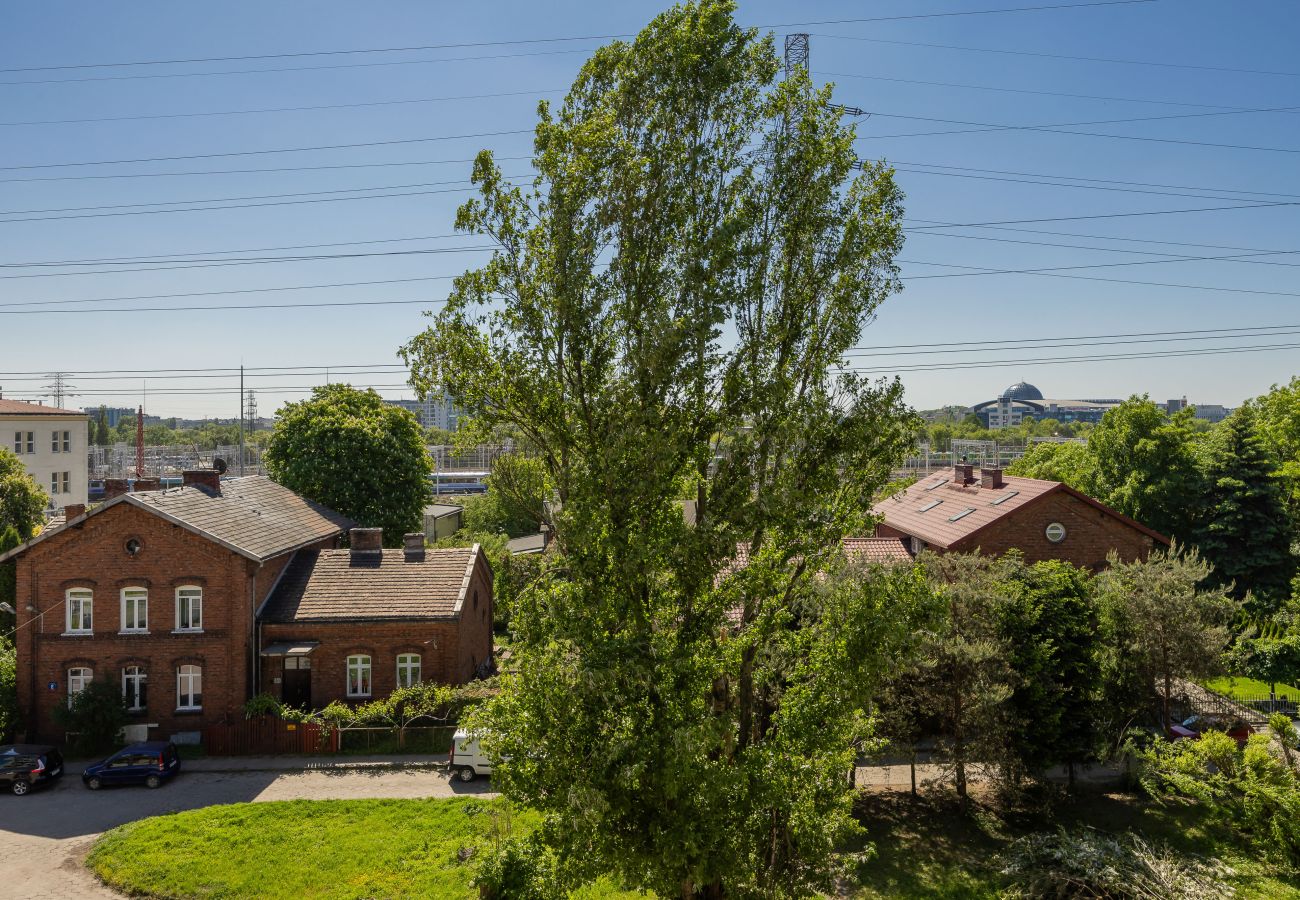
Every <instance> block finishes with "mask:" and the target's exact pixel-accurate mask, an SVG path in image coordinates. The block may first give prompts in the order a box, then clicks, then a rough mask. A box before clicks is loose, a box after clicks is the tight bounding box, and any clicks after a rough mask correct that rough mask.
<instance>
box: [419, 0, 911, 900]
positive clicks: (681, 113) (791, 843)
mask: <svg viewBox="0 0 1300 900" xmlns="http://www.w3.org/2000/svg"><path fill="white" fill-rule="evenodd" d="M732 9H733V7H732V4H731V3H728V2H719V0H700V2H697V3H688V4H684V5H682V6H678V7H675V8H673V9H672V10H670V11H668V12H665V13H663V14H662V15H660V16H659V17H657V18H656V19H655V20H654V21H653V22H652V23H651V24H650V25H649V26H648V27H647V28H646V29H645V30H644V31H642V32H641V34H639V35H638V36H637V38H636V39H635V40H634V41H631V42H616V43H613V44H610V45H608V46H606V47H604V48H602V49H600V50H599V51H597V52H596V53H595V55H594V56H593V57H592V58H591V59H590V60H589V61H588V62H587V64H586V65H585V66H584V67H583V69H582V71H581V73H580V74H579V76H578V79H577V81H576V82H575V83H574V85H573V87H572V89H571V90H570V92H569V94H568V96H567V97H566V98H565V99H564V101H563V102H562V104H560V106H559V107H558V108H557V109H552V108H551V107H550V106H549V105H548V104H546V103H543V104H541V105H540V107H539V118H540V121H539V124H538V126H537V130H536V138H535V146H536V155H535V159H534V166H535V168H536V171H537V175H536V178H535V180H534V182H533V184H532V185H531V186H530V187H518V186H515V185H512V184H510V183H509V182H507V181H505V179H504V178H503V177H502V175H501V173H500V170H499V169H498V168H497V165H496V163H495V161H494V159H493V157H492V155H491V153H489V152H486V151H485V152H484V153H481V154H480V155H479V157H478V159H477V160H476V162H475V165H474V173H473V177H474V181H475V182H476V183H477V184H478V185H479V188H480V193H479V196H478V197H477V198H475V199H473V200H471V201H469V202H467V203H466V204H465V205H464V206H463V207H462V208H461V210H460V213H459V215H458V219H457V223H458V226H459V227H460V228H461V229H463V230H466V231H469V232H472V233H475V234H481V235H484V236H487V237H489V238H491V239H492V240H493V241H494V242H495V245H496V248H497V250H496V252H495V254H494V256H493V258H492V259H491V260H490V261H489V262H488V263H486V264H485V265H484V266H483V267H482V268H479V269H476V270H473V271H470V272H467V273H465V274H464V275H462V276H460V277H459V278H458V279H457V281H456V282H455V285H454V288H453V291H452V293H451V296H450V297H449V299H448V302H447V304H446V305H445V307H444V308H443V310H442V311H441V312H440V313H438V314H437V316H436V323H435V326H434V327H432V328H430V329H429V330H427V331H425V332H424V333H423V334H420V335H418V336H417V337H415V338H414V339H413V340H412V341H411V342H410V343H409V344H408V345H407V346H406V347H405V348H404V354H405V357H406V359H407V360H408V361H409V362H410V363H411V365H412V380H413V383H414V384H415V385H416V386H417V388H420V389H422V390H427V389H430V388H432V387H433V386H435V385H441V386H445V387H446V388H447V389H448V390H449V391H450V392H451V393H452V394H453V395H454V396H456V397H458V398H459V399H460V401H461V402H462V403H463V404H464V405H465V406H466V407H467V408H468V409H469V410H470V411H471V413H472V415H473V416H474V417H475V419H476V420H478V421H480V422H481V423H485V424H486V425H488V426H492V427H495V426H498V425H508V426H510V427H512V428H514V429H515V430H516V431H517V433H519V434H520V435H521V436H522V438H523V439H524V440H526V441H527V443H528V444H529V445H530V446H531V447H533V448H535V449H536V451H537V453H538V454H539V459H540V460H541V461H542V464H543V465H544V466H545V469H546V473H547V476H548V478H549V479H550V482H551V483H552V484H553V485H554V489H555V493H556V499H557V501H558V503H557V511H556V512H555V522H554V525H555V539H556V541H557V545H558V548H559V550H560V551H561V552H560V553H558V554H556V556H555V558H554V559H553V560H549V561H548V562H547V563H546V564H545V565H544V566H543V568H542V571H541V573H539V576H538V578H537V579H536V580H535V581H534V583H533V587H532V589H531V590H529V591H526V592H524V593H523V594H522V595H521V597H520V598H519V599H518V600H517V602H516V603H515V609H514V611H513V620H512V627H513V630H514V638H515V640H514V644H513V648H514V651H515V669H516V671H515V673H513V674H510V675H507V676H505V677H504V678H503V690H502V693H501V695H500V696H499V697H498V698H497V700H495V701H494V702H493V703H491V704H490V705H489V706H488V708H487V710H486V713H485V718H484V719H483V720H482V723H481V724H483V725H484V727H486V728H487V730H488V733H487V736H486V737H485V746H487V747H488V748H489V749H490V750H491V751H492V752H495V753H496V754H498V756H499V757H502V758H504V757H509V759H508V760H507V761H503V763H502V764H501V766H500V768H499V769H498V774H499V780H500V782H501V785H502V788H503V790H504V791H506V793H507V794H509V795H511V796H513V797H515V798H518V799H520V800H521V801H524V802H527V803H528V804H529V805H531V806H533V807H535V808H537V809H539V810H541V811H542V812H543V813H544V814H545V815H546V817H547V824H546V826H545V828H544V829H543V833H544V834H545V835H546V839H547V840H548V842H549V843H550V844H551V846H552V847H554V848H555V849H556V850H557V852H558V853H559V855H560V858H561V859H562V861H563V862H564V869H565V870H566V871H568V872H571V873H576V874H575V876H574V877H585V876H590V875H593V874H596V873H602V872H605V871H613V872H615V873H617V874H618V875H619V876H620V877H621V878H623V879H624V880H625V881H627V882H628V883H630V884H636V885H641V886H644V887H648V888H652V889H654V890H655V891H657V892H659V893H661V895H664V896H671V895H676V896H697V895H698V896H720V895H721V894H722V893H723V892H724V891H732V892H737V893H743V892H746V891H763V892H767V893H769V894H771V895H777V894H782V893H788V894H804V893H807V892H809V891H811V890H813V889H815V888H818V887H821V888H826V887H829V884H830V880H829V879H830V857H831V851H832V849H833V848H834V846H835V842H836V841H837V840H838V839H839V838H840V837H842V836H843V835H844V834H845V833H846V831H848V830H850V829H851V828H852V827H853V826H852V821H851V817H850V816H849V799H850V794H849V786H848V779H847V777H846V775H847V773H848V770H849V768H850V766H851V764H852V760H853V746H854V744H855V742H856V741H859V740H860V739H862V738H864V737H866V736H867V735H868V729H867V720H866V718H865V716H864V715H863V712H862V710H863V709H864V708H865V705H866V697H865V696H864V693H863V692H864V691H865V689H866V686H867V685H869V684H870V682H871V680H872V679H873V677H875V676H876V675H877V674H878V673H879V671H880V669H882V668H884V667H885V666H886V662H885V660H886V659H887V658H888V654H889V653H890V652H891V651H892V650H893V648H894V647H895V645H896V644H895V642H896V641H901V640H904V639H907V638H908V637H909V636H910V631H909V626H908V623H909V621H910V615H911V614H910V612H909V609H910V608H911V606H912V602H911V599H910V598H911V596H912V595H911V594H909V593H908V591H907V590H906V589H905V588H902V587H897V586H893V587H891V586H890V585H889V584H887V583H882V582H880V581H878V580H872V579H858V580H856V581H853V582H850V583H851V584H854V585H857V587H853V588H849V587H840V588H838V589H836V590H834V591H832V590H830V587H829V582H826V581H825V580H819V578H818V575H819V573H823V572H826V571H827V570H828V568H829V567H831V566H832V563H833V560H834V559H835V557H836V555H837V548H838V547H839V546H840V540H841V538H842V537H843V536H844V535H846V534H849V533H858V532H859V530H860V529H862V528H863V527H864V526H865V524H866V523H865V515H866V511H867V510H868V509H869V507H870V503H871V499H872V496H873V495H874V494H875V492H876V491H877V490H878V489H879V487H880V486H881V485H882V484H883V483H884V481H885V480H886V478H887V477H888V474H889V471H890V468H891V466H892V465H894V464H895V463H896V462H897V461H898V460H899V459H901V456H902V454H903V452H904V451H905V449H906V448H907V446H908V445H909V444H910V441H911V437H912V434H913V432H914V428H915V426H916V422H915V419H914V418H913V417H912V416H911V415H910V414H908V412H907V411H906V410H905V408H904V406H903V404H902V400H901V388H900V386H899V385H898V384H897V383H896V382H895V383H875V382H871V381H868V380H866V379H864V378H862V377H860V376H858V375H857V374H855V373H853V372H852V371H851V369H848V368H842V367H841V364H842V363H843V362H844V360H845V357H844V353H845V351H846V350H848V349H849V348H850V347H852V346H853V345H854V344H855V343H856V342H857V341H858V339H859V337H860V335H861V332H862V329H863V327H864V325H865V324H866V323H867V321H868V320H869V319H870V318H871V316H872V314H873V312H874V311H875V309H876V308H877V307H878V306H879V304H880V303H881V302H882V301H883V300H884V299H885V297H886V296H888V295H889V294H890V293H892V292H893V291H895V290H897V289H898V287H899V282H898V276H897V271H896V269H895V266H894V262H893V260H894V256H895V254H896V253H897V252H898V250H899V247H900V245H901V240H902V232H901V214H902V210H901V195H900V193H899V191H898V189H897V187H896V186H895V184H894V181H893V178H892V173H891V172H890V170H889V169H888V168H886V167H884V166H882V165H877V164H871V163H868V164H866V166H865V169H863V170H862V171H860V172H855V168H856V167H857V166H858V160H857V157H856V154H855V153H854V149H853V136H854V135H853V128H852V126H851V125H846V124H843V123H841V121H840V117H839V115H838V113H837V112H835V111H834V110H833V109H831V108H830V107H829V106H828V101H829V99H830V93H829V89H815V88H813V86H812V85H811V83H810V82H809V80H808V78H807V76H806V74H804V73H795V74H794V75H793V77H791V78H788V79H786V80H784V81H781V80H778V77H777V76H778V73H779V71H780V64H779V60H778V58H777V55H776V52H775V49H774V47H773V42H772V39H771V37H770V36H769V37H765V38H760V37H759V36H758V35H757V34H756V33H755V32H753V31H749V30H744V29H741V28H739V27H738V26H736V24H735V23H734V22H733V21H732ZM683 485H691V486H693V491H692V496H693V498H694V499H695V501H696V521H695V525H694V527H690V526H687V525H686V524H684V522H683V517H682V514H681V510H680V506H679V503H678V498H679V495H680V494H681V493H682V487H683ZM738 545H744V546H745V547H746V549H747V562H748V564H747V565H745V566H739V567H738V566H735V565H734V564H733V559H734V557H735V556H736V553H737V546H738ZM835 583H836V584H837V585H843V584H844V582H839V581H837V582H835ZM796 620H797V621H799V622H800V623H801V624H802V625H803V627H802V628H797V629H792V628H791V627H790V625H791V624H792V623H793V622H794V621H796ZM575 748H581V754H580V758H581V764H575Z"/></svg>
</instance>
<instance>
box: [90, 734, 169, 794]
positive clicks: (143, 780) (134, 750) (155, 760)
mask: <svg viewBox="0 0 1300 900" xmlns="http://www.w3.org/2000/svg"><path fill="white" fill-rule="evenodd" d="M180 770H181V758H180V755H179V754H177V752H176V745H175V744H173V743H172V742H171V741H146V742H145V743H143V744H132V745H131V746H129V747H123V748H122V749H121V750H119V751H117V752H116V753H114V754H113V755H112V756H110V757H109V758H108V759H105V760H103V761H101V762H97V763H94V764H92V765H89V766H86V769H85V771H83V772H82V773H81V781H82V783H83V784H85V785H86V787H88V788H90V789H91V790H92V791H97V790H99V789H100V788H101V787H103V786H104V785H106V784H143V785H144V786H145V787H151V788H156V787H162V783H163V782H164V781H166V780H167V779H169V778H172V777H174V776H175V775H176V773H177V772H179V771H180Z"/></svg>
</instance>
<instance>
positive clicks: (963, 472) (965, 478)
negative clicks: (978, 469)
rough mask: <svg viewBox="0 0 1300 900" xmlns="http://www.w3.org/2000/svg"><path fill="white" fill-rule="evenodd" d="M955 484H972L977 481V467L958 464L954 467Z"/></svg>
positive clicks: (953, 477) (968, 464)
mask: <svg viewBox="0 0 1300 900" xmlns="http://www.w3.org/2000/svg"><path fill="white" fill-rule="evenodd" d="M952 480H953V483H954V484H970V483H971V482H972V481H974V480H975V466H973V465H972V464H971V463H957V465H955V466H953V467H952Z"/></svg>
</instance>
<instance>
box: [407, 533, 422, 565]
mask: <svg viewBox="0 0 1300 900" xmlns="http://www.w3.org/2000/svg"><path fill="white" fill-rule="evenodd" d="M402 552H403V553H404V554H405V556H406V561H407V562H424V532H423V531H408V532H407V533H406V534H404V535H402Z"/></svg>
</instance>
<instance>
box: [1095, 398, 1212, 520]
mask: <svg viewBox="0 0 1300 900" xmlns="http://www.w3.org/2000/svg"><path fill="white" fill-rule="evenodd" d="M1191 418H1192V414H1191V411H1190V410H1181V411H1179V412H1177V413H1175V414H1174V415H1172V416H1166V415H1165V413H1164V411H1163V410H1161V409H1160V407H1158V406H1156V405H1155V404H1154V403H1152V402H1151V401H1150V400H1149V399H1147V398H1146V397H1130V398H1129V399H1128V400H1125V401H1124V402H1123V403H1121V404H1120V405H1119V406H1117V407H1115V408H1114V409H1111V410H1108V411H1107V412H1106V415H1105V416H1103V417H1102V420H1101V423H1100V424H1099V425H1098V426H1097V427H1096V428H1094V429H1093V430H1092V432H1091V434H1090V435H1089V437H1088V451H1089V453H1090V455H1091V456H1092V458H1093V460H1094V461H1095V463H1096V469H1097V486H1098V492H1099V494H1100V496H1097V497H1096V499H1098V500H1101V501H1102V502H1104V503H1107V504H1109V505H1111V506H1113V507H1115V508H1116V509H1117V510H1119V511H1120V512H1122V513H1124V514H1125V515H1127V516H1131V517H1133V518H1134V519H1137V520H1138V521H1139V522H1141V523H1142V524H1144V525H1147V526H1149V527H1151V528H1154V529H1155V530H1157V531H1159V532H1162V533H1164V534H1167V535H1170V536H1172V537H1176V538H1178V539H1179V540H1181V541H1191V540H1194V539H1195V529H1194V513H1193V511H1194V510H1195V508H1196V504H1194V503H1189V502H1188V501H1189V498H1191V497H1195V496H1197V494H1198V490H1199V486H1200V485H1199V480H1200V478H1199V469H1198V467H1197V463H1196V454H1195V452H1194V450H1193V437H1192V430H1191V426H1190V422H1191Z"/></svg>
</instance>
